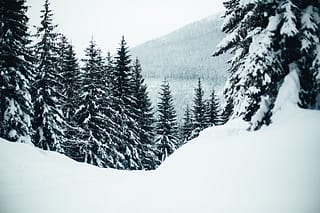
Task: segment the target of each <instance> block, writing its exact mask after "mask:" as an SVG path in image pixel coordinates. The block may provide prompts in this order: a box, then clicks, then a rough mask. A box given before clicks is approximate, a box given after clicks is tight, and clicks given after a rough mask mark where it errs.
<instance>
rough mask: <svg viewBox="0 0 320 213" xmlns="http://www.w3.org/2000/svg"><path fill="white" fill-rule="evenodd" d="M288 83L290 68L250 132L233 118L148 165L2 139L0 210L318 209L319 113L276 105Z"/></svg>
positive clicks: (277, 212)
mask: <svg viewBox="0 0 320 213" xmlns="http://www.w3.org/2000/svg"><path fill="white" fill-rule="evenodd" d="M292 70H294V69H292ZM295 83H296V82H295V72H294V71H292V72H290V74H289V75H288V76H287V77H286V80H285V81H284V83H283V85H282V87H281V89H280V94H279V100H277V109H278V110H276V112H275V115H274V116H275V118H276V119H275V120H273V123H272V125H271V126H269V127H263V128H262V129H261V130H259V131H256V132H248V131H246V129H247V128H248V123H246V122H244V121H242V120H241V119H234V120H232V121H230V122H228V123H227V124H226V125H224V126H217V127H212V128H208V129H205V130H204V131H203V132H201V134H200V136H199V137H198V138H196V139H194V140H192V141H191V142H189V143H187V144H186V145H184V146H183V147H182V148H180V149H179V150H177V151H176V152H175V153H174V154H173V155H171V156H170V157H169V158H168V159H167V160H166V161H165V162H164V163H163V164H162V165H161V166H160V167H159V168H158V169H157V170H156V171H151V172H146V171H140V172H129V171H117V170H112V169H101V168H97V167H94V166H91V165H87V164H84V163H77V162H75V161H72V160H70V159H68V158H67V157H65V156H63V155H61V154H58V153H55V152H50V151H43V150H40V149H37V148H35V147H33V146H30V145H27V144H19V143H10V142H7V141H5V140H3V139H0V188H1V190H0V210H1V213H43V212H46V213H57V212H59V213H70V212H77V213H82V212H83V213H88V212H91V213H100V212H108V213H124V212H138V213H144V212H148V213H150V212H152V213H157V212H159V213H160V212H161V213H162V212H166V213H179V212H181V213H182V212H183V213H188V212H201V213H209V212H210V213H212V212H220V213H241V212H244V213H270V212H272V213H318V212H320V181H319V180H320V164H319V162H320V161H319V160H320V141H319V138H320V131H319V130H320V129H319V126H320V112H319V111H315V110H302V109H299V108H297V107H290V106H291V105H290V104H285V103H283V105H282V107H279V105H280V103H281V101H280V99H285V98H286V97H287V98H288V97H289V98H290V99H291V98H292V97H291V95H293V94H294V93H292V94H291V95H290V91H287V90H288V86H289V85H291V86H292V84H295ZM293 90H295V89H294V88H293ZM286 94H287V95H286ZM292 101H293V100H292ZM280 108H281V110H280Z"/></svg>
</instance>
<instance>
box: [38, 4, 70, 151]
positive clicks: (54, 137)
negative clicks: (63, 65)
mask: <svg viewBox="0 0 320 213" xmlns="http://www.w3.org/2000/svg"><path fill="white" fill-rule="evenodd" d="M41 13H42V15H41V26H40V27H39V28H38V30H37V37H38V39H39V42H38V43H37V44H36V57H37V67H36V77H35V81H34V83H33V86H32V87H33V90H32V96H33V103H34V117H33V123H32V125H33V129H34V131H35V135H34V143H35V145H36V146H38V147H40V148H42V149H45V150H53V151H59V152H63V147H62V143H63V140H64V128H65V122H64V119H63V116H62V111H61V105H62V103H61V100H62V97H61V94H60V92H59V89H61V87H62V85H61V76H60V75H59V73H58V70H59V69H58V67H59V66H58V62H59V60H58V50H57V37H58V34H57V33H56V32H55V31H54V29H55V27H56V25H54V24H52V16H53V14H52V11H51V10H50V8H49V1H48V0H46V1H45V4H44V9H43V10H41Z"/></svg>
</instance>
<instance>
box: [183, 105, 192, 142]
mask: <svg viewBox="0 0 320 213" xmlns="http://www.w3.org/2000/svg"><path fill="white" fill-rule="evenodd" d="M192 131H193V123H192V116H191V110H190V107H189V105H187V107H186V110H185V113H184V117H183V124H182V138H181V139H182V143H185V142H187V141H188V140H190V139H191V138H192Z"/></svg>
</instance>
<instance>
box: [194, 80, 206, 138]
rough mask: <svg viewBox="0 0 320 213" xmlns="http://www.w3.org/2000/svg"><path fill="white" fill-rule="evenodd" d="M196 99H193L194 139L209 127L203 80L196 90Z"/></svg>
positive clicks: (199, 81)
mask: <svg viewBox="0 0 320 213" xmlns="http://www.w3.org/2000/svg"><path fill="white" fill-rule="evenodd" d="M194 91H195V97H194V99H193V108H192V119H193V131H194V134H193V135H194V137H197V136H198V135H199V132H200V131H201V130H203V129H205V128H206V127H207V125H206V119H205V112H206V105H205V100H204V97H203V96H204V91H203V88H202V85H201V80H200V78H199V80H198V87H197V88H195V89H194Z"/></svg>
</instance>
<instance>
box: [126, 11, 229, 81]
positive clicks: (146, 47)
mask: <svg viewBox="0 0 320 213" xmlns="http://www.w3.org/2000/svg"><path fill="white" fill-rule="evenodd" d="M221 25H222V19H221V18H220V15H213V16H210V17H208V18H206V19H202V20H200V21H197V22H194V23H191V24H189V25H187V26H185V27H182V28H180V29H178V30H176V31H174V32H172V33H170V34H168V35H166V36H164V37H161V38H159V39H155V40H152V41H149V42H146V43H144V44H141V45H139V46H137V47H134V48H132V49H131V54H132V55H133V56H134V57H136V56H137V57H139V58H140V59H141V64H142V67H143V72H144V73H143V74H144V76H145V77H146V78H160V79H163V78H164V77H169V78H170V77H172V78H180V79H181V78H184V79H197V78H198V77H202V78H204V79H210V80H212V83H213V84H214V85H218V86H219V85H221V84H224V82H225V79H226V69H227V65H226V61H227V59H228V58H229V57H228V56H227V55H223V56H220V57H215V58H214V57H211V55H212V52H213V51H214V49H215V48H216V45H217V44H218V43H219V42H220V41H221V40H222V38H223V37H224V36H225V35H224V33H222V32H221V29H220V28H221Z"/></svg>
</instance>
